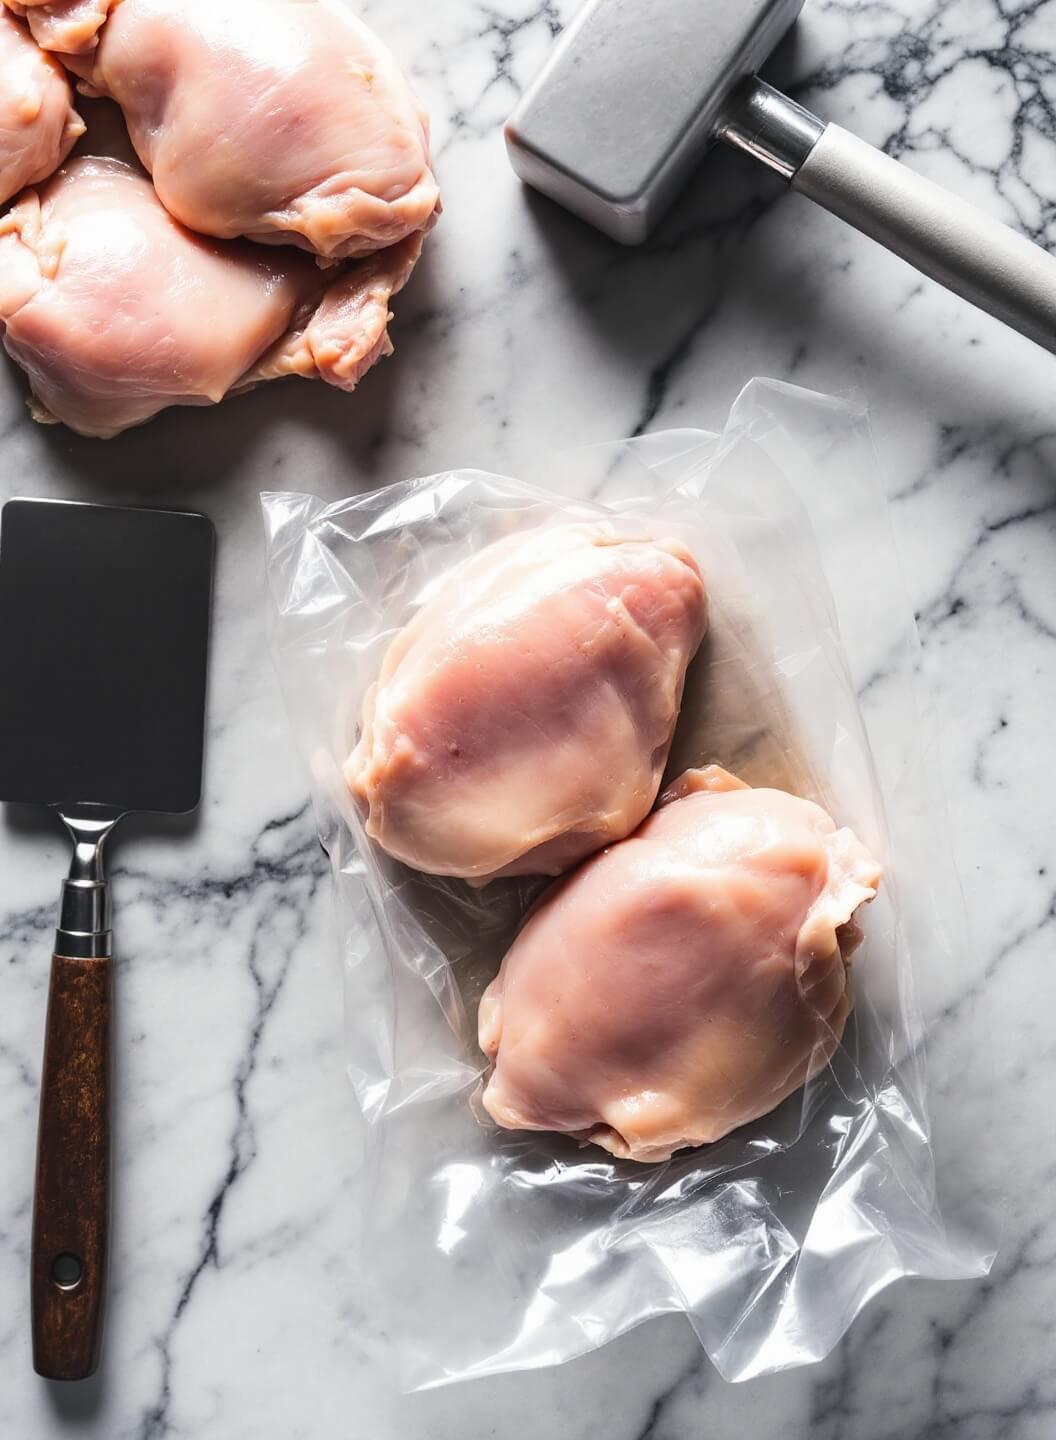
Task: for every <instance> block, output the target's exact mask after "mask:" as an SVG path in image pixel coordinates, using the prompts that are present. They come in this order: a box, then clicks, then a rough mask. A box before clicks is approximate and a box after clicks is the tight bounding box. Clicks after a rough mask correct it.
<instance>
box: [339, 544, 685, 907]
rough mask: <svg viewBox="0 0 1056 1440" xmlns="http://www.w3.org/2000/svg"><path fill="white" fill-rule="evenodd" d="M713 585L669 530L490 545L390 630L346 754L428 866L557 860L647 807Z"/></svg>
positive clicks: (388, 839) (366, 806)
mask: <svg viewBox="0 0 1056 1440" xmlns="http://www.w3.org/2000/svg"><path fill="white" fill-rule="evenodd" d="M706 620H707V603H706V599H705V592H704V584H703V581H702V579H701V576H700V571H699V569H698V567H697V565H696V562H695V561H694V560H693V558H692V556H691V555H690V554H689V553H688V552H687V551H686V550H685V549H684V547H683V546H681V545H680V544H679V543H677V542H674V541H654V540H651V539H648V538H619V537H617V536H616V535H614V534H612V533H611V532H610V531H609V530H608V529H606V528H605V527H602V526H590V525H561V526H557V527H553V528H544V529H540V530H536V531H532V532H530V533H528V534H526V535H525V534H521V535H515V536H511V537H509V538H507V539H505V540H502V541H499V542H498V543H496V544H494V545H491V546H489V547H488V548H487V549H485V550H483V551H482V552H481V553H480V554H479V555H477V556H475V557H473V558H472V559H471V560H470V561H468V562H466V563H465V564H463V565H462V566H460V567H459V568H458V569H457V570H455V571H454V572H453V574H452V575H451V576H450V577H448V579H447V580H446V582H445V583H444V584H443V585H442V587H441V588H440V590H439V591H438V593H436V594H435V595H434V596H433V597H432V598H431V599H429V600H428V601H427V603H425V604H424V605H423V606H422V607H421V609H420V610H419V611H418V613H417V614H416V616H415V617H414V619H413V620H412V621H411V622H410V624H409V625H407V627H406V628H405V629H404V630H402V631H401V632H400V633H399V634H398V635H397V636H396V638H395V639H394V640H393V642H392V644H391V645H390V647H389V650H388V653H387V654H386V656H385V659H384V662H383V665H382V668H381V674H380V677H379V679H378V682H377V684H376V685H375V686H374V687H373V688H372V689H371V691H370V692H369V694H368V696H367V698H366V703H365V707H364V713H363V727H362V734H361V737H360V740H359V743H358V744H357V746H356V748H355V750H354V751H353V753H352V755H351V757H350V758H349V760H348V762H347V765H346V772H345V773H346V777H347V780H348V783H349V785H350V787H351V789H352V791H353V794H354V795H355V796H356V798H357V800H358V801H359V803H360V806H361V808H362V810H363V811H364V812H365V814H366V828H367V833H368V834H369V835H370V836H372V837H373V838H374V839H375V840H376V841H377V842H378V843H379V844H380V845H381V846H382V847H383V849H385V850H387V851H388V852H389V854H391V855H394V856H396V858H397V859H400V860H403V861H404V862H405V863H406V864H408V865H412V866H415V867H416V868H417V869H419V870H424V871H427V872H431V873H433V874H440V875H458V876H464V877H466V878H469V879H471V880H474V881H477V882H483V881H485V880H488V879H490V878H494V877H495V876H498V875H525V874H526V875H536V874H541V875H557V874H560V873H561V872H562V871H564V870H566V869H567V868H568V867H569V866H570V865H573V864H575V863H576V862H577V861H578V860H581V859H582V858H583V857H584V856H585V855H589V854H590V853H592V852H593V851H594V850H597V849H599V848H600V847H601V846H602V845H605V844H608V843H609V842H610V841H612V840H618V839H620V838H621V837H622V836H624V835H627V834H629V833H630V831H632V830H633V829H634V827H635V826H636V825H637V824H638V823H639V821H640V820H641V819H642V818H643V816H645V815H646V814H647V813H648V811H649V809H650V807H651V806H652V804H653V801H654V800H655V798H656V793H657V790H658V788H659V784H660V779H661V776H662V774H663V769H664V764H665V762H666V759H667V754H668V750H669V748H670V744H671V738H672V735H673V732H674V727H675V721H676V719H677V716H678V709H679V704H680V701H681V697H682V688H683V682H684V680H685V673H686V666H687V665H688V663H689V661H690V660H691V658H692V656H693V654H694V652H695V651H696V649H697V647H698V646H699V644H700V641H701V638H702V636H703V634H704V629H705V625H706Z"/></svg>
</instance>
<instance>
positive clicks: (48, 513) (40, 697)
mask: <svg viewBox="0 0 1056 1440" xmlns="http://www.w3.org/2000/svg"><path fill="white" fill-rule="evenodd" d="M213 547H214V531H213V526H212V524H211V522H210V521H209V520H207V519H206V517H205V516H203V515H197V514H189V513H184V512H179V511H165V510H136V509H124V508H119V507H114V506H104V505H86V504H78V503H71V502H66V501H48V500H9V501H8V503H7V504H6V505H5V506H4V507H3V512H2V523H0V799H4V800H14V801H27V802H42V803H44V804H46V805H58V806H68V805H75V804H90V805H104V806H107V807H109V808H112V809H115V810H119V811H129V810H146V811H165V812H169V813H173V814H180V813H183V812H185V811H188V810H193V809H194V808H195V806H196V805H197V804H198V800H199V797H200V793H201V777H202V743H203V729H204V718H205V685H206V654H207V647H208V631H209V609H210V598H211V577H212V565H213Z"/></svg>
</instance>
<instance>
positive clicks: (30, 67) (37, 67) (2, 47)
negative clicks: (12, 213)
mask: <svg viewBox="0 0 1056 1440" xmlns="http://www.w3.org/2000/svg"><path fill="white" fill-rule="evenodd" d="M72 101H73V92H72V90H71V88H70V82H69V80H68V79H67V78H66V72H65V71H64V70H63V68H62V66H61V65H60V64H59V63H58V62H57V61H56V60H54V59H52V57H51V56H50V55H45V54H44V52H43V50H41V48H40V46H39V45H38V44H37V43H36V41H35V40H34V39H33V37H32V36H31V35H30V34H29V33H28V31H27V30H26V28H25V26H24V25H20V24H19V23H18V21H17V20H16V19H14V17H13V16H12V15H11V14H10V13H9V12H8V11H7V10H0V205H3V204H6V203H7V201H8V200H10V199H11V197H12V196H13V195H17V194H18V192H19V191H20V190H21V189H23V188H24V187H25V186H26V185H33V184H35V183H36V182H37V181H38V180H45V179H46V178H47V177H48V176H49V175H50V174H51V172H52V171H53V170H56V169H57V168H58V167H59V165H61V164H62V162H63V160H64V159H65V158H66V156H67V154H68V153H69V151H70V148H71V146H72V145H73V143H74V141H75V140H76V139H77V137H78V136H79V135H83V134H84V122H83V120H82V119H81V117H80V116H79V115H78V114H77V112H76V110H74V108H73V104H72Z"/></svg>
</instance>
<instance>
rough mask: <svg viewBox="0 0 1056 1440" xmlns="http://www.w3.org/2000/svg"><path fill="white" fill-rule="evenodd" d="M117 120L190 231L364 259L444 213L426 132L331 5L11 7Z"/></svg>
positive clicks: (374, 47)
mask: <svg viewBox="0 0 1056 1440" xmlns="http://www.w3.org/2000/svg"><path fill="white" fill-rule="evenodd" d="M6 3H7V4H9V5H10V7H11V8H12V9H14V10H16V11H18V12H19V13H22V14H25V15H27V17H28V20H29V24H30V26H31V27H32V29H33V33H34V34H35V35H36V36H37V39H38V40H39V42H40V43H41V44H42V45H43V46H44V47H45V48H46V49H51V50H55V51H57V52H59V53H61V54H62V57H63V59H64V60H65V61H66V63H67V64H68V65H69V66H70V68H71V69H73V70H75V71H76V72H77V74H78V75H79V76H81V77H82V79H83V81H84V82H85V84H86V85H87V86H88V87H89V88H90V91H91V92H94V93H98V94H102V95H108V96H110V97H111V98H112V99H114V100H116V101H117V103H118V104H119V105H120V106H121V108H122V110H123V111H124V113H125V119H126V121H127V123H128V128H129V133H130V135H131V137H132V143H133V144H134V145H135V147H136V151H137V153H138V154H139V157H140V159H141V160H142V161H143V164H144V165H145V166H146V168H147V169H148V170H149V171H150V173H151V175H152V176H153V178H154V184H155V187H156V188H157V191H158V194H159V196H160V197H161V200H162V203H163V204H164V205H165V206H166V208H167V209H168V210H169V211H170V212H171V214H173V215H175V216H176V218H177V219H178V220H181V221H182V222H183V223H184V224H185V225H187V226H189V227H190V228H191V229H192V230H198V231H200V232H201V233H203V234H206V235H214V236H217V237H219V238H233V237H235V236H240V235H241V236H247V237H249V238H251V239H253V240H258V241H264V242H267V243H275V244H280V243H289V244H294V245H299V246H302V247H303V248H305V249H308V250H312V251H314V252H315V253H316V254H318V255H321V256H325V257H328V258H335V257H347V256H357V255H365V254H369V253H371V252H372V251H375V250H380V249H383V248H384V247H386V246H389V245H394V244H396V243H398V242H399V241H400V240H403V239H404V238H405V237H407V236H409V235H412V234H415V233H417V232H421V231H423V230H425V229H427V228H428V227H429V225H430V224H431V223H432V221H433V219H434V218H435V215H436V212H437V207H438V203H439V196H438V191H437V187H436V182H435V180H434V179H433V175H432V171H431V170H430V167H429V146H428V136H427V124H426V120H425V117H424V115H423V113H422V112H421V110H420V109H419V108H418V106H417V104H416V102H415V99H414V96H413V95H412V94H411V91H410V89H409V87H408V85H407V82H406V80H405V79H404V77H403V74H402V72H401V71H400V68H399V66H398V65H397V64H396V61H395V60H394V59H393V58H392V56H391V55H390V54H389V52H388V50H387V49H386V48H385V47H384V46H383V45H382V43H381V42H380V41H379V40H378V39H377V37H376V36H375V35H374V34H373V33H372V32H371V31H370V30H369V29H368V28H367V26H365V25H364V24H362V22H361V21H359V20H357V19H356V18H355V16H354V15H352V14H351V12H350V11H349V10H348V9H346V8H345V6H344V5H342V4H340V3H337V0H121V3H116V0H58V3H39V0H26V3H21V0H6Z"/></svg>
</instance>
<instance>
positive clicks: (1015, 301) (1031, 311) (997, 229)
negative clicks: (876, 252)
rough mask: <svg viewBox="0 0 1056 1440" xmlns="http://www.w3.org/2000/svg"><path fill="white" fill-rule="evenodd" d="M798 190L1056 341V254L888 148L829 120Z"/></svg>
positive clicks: (1002, 315)
mask: <svg viewBox="0 0 1056 1440" xmlns="http://www.w3.org/2000/svg"><path fill="white" fill-rule="evenodd" d="M791 184H792V188H793V189H794V190H798V191H799V193H800V194H801V195H806V196H807V197H808V198H809V199H811V200H814V201H816V202H817V203H818V204H819V205H823V206H824V207H825V209H826V210H830V211H831V212H832V213H833V214H834V215H838V216H839V218H840V219H841V220H846V221H847V223H848V224H849V225H853V226H854V228H855V229H856V230H860V231H861V232H862V233H863V235H869V236H870V237H871V238H872V239H873V240H878V241H879V242H880V244H881V245H884V246H886V247H887V249H888V250H892V251H894V253H895V254H896V255H901V257H902V258H903V259H904V260H908V261H909V263H910V264H911V265H914V266H915V267H916V268H917V269H918V270H920V271H922V272H923V273H924V274H925V275H930V276H931V278H932V279H933V280H937V281H938V282H939V284H940V285H945V286H946V288H947V289H948V290H953V291H954V292H955V293H956V294H958V295H961V296H963V297H964V299H965V300H969V301H971V303H972V304H973V305H978V306H979V308H980V309H981V310H986V311H988V312H989V313H990V314H991V315H996V316H997V318H998V319H999V320H1003V321H1004V322H1005V324H1006V325H1011V326H1012V327H1013V329H1015V330H1019V331H1020V332H1021V333H1022V334H1023V335H1026V336H1029V338H1030V339H1031V340H1035V341H1036V342H1037V343H1038V344H1039V345H1043V346H1044V347H1045V348H1046V349H1047V350H1052V351H1056V258H1054V257H1053V256H1052V255H1050V254H1049V253H1048V252H1047V251H1045V250H1043V249H1042V248H1041V247H1040V246H1039V245H1035V244H1034V243H1033V242H1032V241H1030V240H1028V239H1027V238H1026V237H1025V236H1023V235H1020V234H1017V233H1016V231H1014V230H1010V229H1009V227H1008V226H1007V225H1002V224H1001V223H1000V221H998V220H994V219H992V218H991V217H990V216H988V215H984V214H983V213H981V212H980V211H979V210H977V209H975V207H974V206H973V205H969V204H968V203H967V202H966V201H964V200H960V199H958V198H957V197H956V196H955V195H951V194H950V193H949V191H948V190H944V189H943V188H942V186H941V185H936V184H935V183H934V182H933V181H931V180H926V179H925V178H924V177H923V176H922V175H917V174H915V173H914V171H912V170H909V169H907V167H906V166H905V165H902V164H900V163H899V162H898V161H897V160H892V159H891V157H890V156H889V155H884V154H883V153H882V152H881V151H879V150H876V149H874V148H873V146H872V145H868V144H866V142H865V141H864V140H859V139H858V137H857V136H855V135H851V134H849V133H848V131H846V130H842V129H841V128H840V126H839V125H831V124H830V125H826V126H825V128H824V130H823V131H822V133H821V135H820V137H819V138H818V139H817V141H816V142H815V143H814V145H813V147H812V148H811V150H810V152H809V154H808V155H807V157H806V159H805V160H804V161H803V163H802V164H801V165H800V166H799V169H798V170H797V171H796V172H795V174H794V175H793V176H792V177H791Z"/></svg>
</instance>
